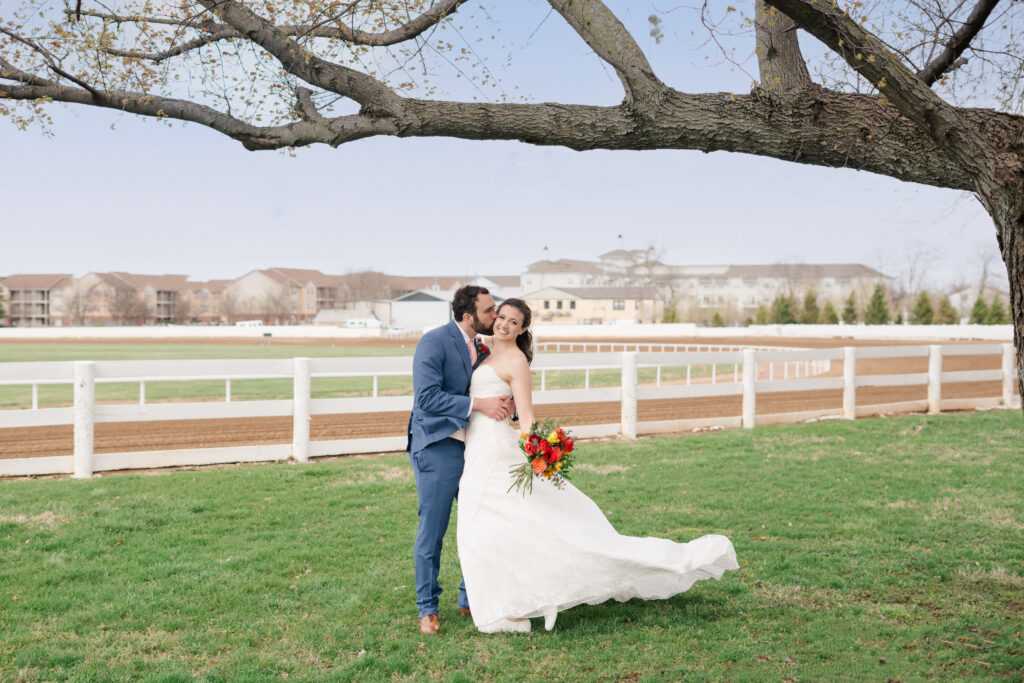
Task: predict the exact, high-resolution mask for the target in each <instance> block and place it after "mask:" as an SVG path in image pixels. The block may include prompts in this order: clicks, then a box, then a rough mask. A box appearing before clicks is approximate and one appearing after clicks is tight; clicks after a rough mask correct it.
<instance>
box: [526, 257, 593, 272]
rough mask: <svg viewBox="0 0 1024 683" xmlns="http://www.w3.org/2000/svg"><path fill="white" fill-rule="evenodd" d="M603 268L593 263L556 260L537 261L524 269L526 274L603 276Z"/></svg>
mask: <svg viewBox="0 0 1024 683" xmlns="http://www.w3.org/2000/svg"><path fill="white" fill-rule="evenodd" d="M604 270H605V269H604V266H602V265H601V264H600V263H594V262H593V261H577V260H575V259H558V260H557V261H537V262H536V263H531V264H530V265H528V266H527V267H526V272H528V273H588V274H590V275H603V274H604Z"/></svg>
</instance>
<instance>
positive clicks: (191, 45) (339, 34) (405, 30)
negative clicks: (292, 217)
mask: <svg viewBox="0 0 1024 683" xmlns="http://www.w3.org/2000/svg"><path fill="white" fill-rule="evenodd" d="M465 2H466V0H445V1H444V2H441V3H438V4H437V5H434V6H433V7H431V8H430V9H428V10H427V11H426V12H424V13H423V14H421V15H419V16H418V17H416V18H415V19H412V20H410V21H408V22H406V23H405V24H402V25H401V26H399V27H397V28H395V29H392V30H390V31H382V32H380V33H370V32H367V31H360V30H358V29H355V28H352V27H351V26H348V25H347V24H343V23H341V22H340V21H337V22H336V25H333V26H326V25H325V23H326V22H320V23H318V24H289V25H286V26H281V27H278V30H279V31H280V32H281V33H283V34H284V35H286V36H303V37H306V36H308V37H312V38H331V39H335V40H343V41H345V42H348V43H352V44H354V45H369V46H374V47H383V46H387V45H395V44H397V43H401V42H403V41H406V40H410V39H412V38H415V37H416V36H418V35H420V34H422V33H423V32H424V31H426V30H427V29H429V28H430V27H431V26H434V25H436V24H437V23H438V22H440V21H441V20H443V19H444V18H445V17H446V16H449V15H450V14H452V13H453V12H455V11H456V10H457V9H458V8H459V5H462V4H463V3H465ZM64 12H65V14H68V15H73V14H74V13H75V12H74V10H70V9H69V10H64ZM82 14H83V15H85V16H89V17H96V18H98V19H103V20H105V21H115V22H118V23H125V22H131V23H150V24H167V25H172V26H182V27H191V28H197V29H199V30H201V31H205V32H206V33H207V35H205V36H201V37H199V38H194V39H193V40H190V41H188V42H186V43H182V44H181V45H176V46H174V47H171V48H169V49H167V50H164V51H163V52H137V51H134V50H118V49H114V48H107V49H106V50H105V52H107V53H109V54H112V55H116V56H118V57H129V58H132V59H147V60H152V61H154V62H162V61H164V60H166V59H169V58H171V57H176V56H178V55H181V54H184V53H186V52H189V51H191V50H195V49H197V48H200V47H203V46H205V45H209V44H211V43H215V42H217V41H220V40H227V39H230V38H242V37H244V36H243V35H242V34H241V33H240V32H239V31H237V30H235V29H234V28H232V27H231V26H225V25H223V24H218V23H217V22H212V21H205V22H202V23H199V24H192V23H190V22H188V21H176V20H171V19H162V18H159V17H147V16H141V15H116V14H109V13H104V12H95V11H84V12H82ZM328 21H335V20H334V19H330V20H328Z"/></svg>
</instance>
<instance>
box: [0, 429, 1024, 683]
mask: <svg viewBox="0 0 1024 683" xmlns="http://www.w3.org/2000/svg"><path fill="white" fill-rule="evenodd" d="M1022 443H1024V424H1022V421H1021V417H1020V414H1019V413H1015V412H1004V411H995V412H987V413H976V414H959V415H943V416H938V417H924V416H914V417H906V418H899V419H874V420H860V421H856V422H839V421H836V422H823V423H817V424H808V425H797V426H780V427H759V428H757V429H755V430H751V431H745V430H733V431H726V432H719V433H713V434H704V435H697V436H688V437H684V438H675V439H673V438H658V439H645V440H641V441H637V442H635V443H621V442H604V443H585V444H583V445H582V449H583V450H582V454H581V458H582V461H581V462H582V464H581V465H580V466H579V467H578V469H577V470H576V471H574V481H575V482H576V483H577V485H578V486H579V487H580V488H582V489H583V490H584V491H586V492H588V493H589V495H591V496H592V497H593V499H594V500H595V501H596V502H597V503H598V504H599V505H600V506H601V507H602V509H604V510H605V511H606V512H607V514H608V516H609V519H610V520H611V521H612V523H613V524H614V525H615V526H616V528H618V529H619V530H620V531H621V532H622V533H626V534H633V535H656V536H664V537H668V538H673V539H678V540H687V539H690V538H693V537H695V536H698V535H700V534H704V533H709V532H717V533H724V534H727V535H728V536H729V537H730V538H732V540H733V542H734V544H735V546H736V551H737V555H738V558H739V562H740V564H741V566H742V569H741V570H740V571H737V572H730V573H728V574H726V576H725V578H724V579H723V580H722V581H720V582H715V581H705V582H701V583H698V584H697V585H696V586H694V587H693V588H692V589H691V590H690V591H688V592H687V593H684V594H682V595H679V596H676V597H674V598H671V599H669V600H665V601H657V602H641V601H637V600H633V601H630V602H628V603H615V602H612V603H605V604H602V605H598V606H582V607H577V608H575V609H572V610H569V611H568V612H565V613H563V614H562V615H561V616H559V619H558V624H557V626H556V628H555V630H554V631H553V632H551V633H547V632H544V631H543V630H542V628H541V626H540V622H539V621H538V622H535V626H537V628H538V631H537V632H534V633H533V634H531V635H528V636H527V635H512V634H501V635H483V634H479V633H477V632H476V631H475V629H474V628H473V625H472V622H471V620H469V619H467V618H465V617H460V616H459V615H458V614H457V612H456V605H455V595H454V589H455V587H456V585H457V583H458V575H459V570H458V559H457V556H456V552H455V540H454V527H453V528H452V530H451V533H450V534H449V537H448V546H447V548H446V551H445V555H444V562H443V565H442V577H441V580H442V584H443V585H444V586H445V587H446V588H447V589H448V591H447V592H446V593H445V595H444V596H443V597H442V602H441V619H442V627H443V631H442V634H441V635H440V636H438V637H424V636H420V635H419V634H418V633H417V632H416V630H415V624H416V612H415V606H414V596H413V574H412V557H411V546H412V540H413V536H414V533H415V529H416V495H415V490H414V484H413V480H412V476H411V472H410V467H409V463H408V460H407V459H406V457H405V456H404V455H389V456H383V457H356V458H348V459H344V460H340V461H334V462H319V463H316V462H314V463H311V464H308V465H286V464H274V465H264V466H249V467H229V468H222V469H204V470H185V471H178V472H172V473H167V474H163V475H161V476H142V475H126V476H112V475H108V476H104V477H102V478H94V479H91V480H87V481H77V480H71V479H60V480H54V479H45V480H19V481H7V482H0V557H2V558H3V562H2V564H0V577H2V580H0V680H29V681H36V680H38V681H42V680H48V681H59V680H78V681H93V680H97V681H99V680H127V679H142V680H161V681H175V680H181V681H185V680H195V679H198V680H210V681H250V680H268V681H269V680H280V679H283V678H285V677H287V678H289V679H292V680H296V679H299V680H307V679H313V680H332V681H334V680H339V681H347V680H352V681H375V680H395V679H416V680H419V679H423V680H427V679H439V680H453V681H454V680H459V681H476V680H508V681H515V680H630V681H632V680H649V681H662V680H734V681H765V680H802V681H821V680H879V681H884V680H900V681H917V680H925V679H931V678H937V679H944V680H964V679H976V680H981V679H986V678H1002V679H1006V680H1021V679H1022V678H1024V612H1022V610H1024V498H1022V496H1021V491H1022V490H1024V461H1022V459H1021V452H1022V450H1021V444H1022ZM453 525H454V519H453ZM566 580H571V577H567V579H566Z"/></svg>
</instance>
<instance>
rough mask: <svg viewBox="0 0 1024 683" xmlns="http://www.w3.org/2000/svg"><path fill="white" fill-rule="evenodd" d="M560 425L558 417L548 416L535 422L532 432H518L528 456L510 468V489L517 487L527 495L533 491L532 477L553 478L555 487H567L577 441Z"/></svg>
mask: <svg viewBox="0 0 1024 683" xmlns="http://www.w3.org/2000/svg"><path fill="white" fill-rule="evenodd" d="M558 425H559V423H558V422H556V421H555V420H552V419H551V418H547V419H545V420H544V421H542V422H534V423H533V424H532V425H530V430H529V431H527V432H523V433H522V434H520V435H519V448H520V450H522V451H523V454H524V455H525V456H526V462H524V463H522V464H521V465H513V466H512V468H511V469H510V470H509V473H510V474H511V475H512V485H511V486H509V487H508V490H509V492H511V491H512V489H515V490H516V491H522V493H523V495H524V496H525V495H526V494H527V493H533V480H534V478H536V477H543V478H545V479H548V480H550V481H551V483H552V484H554V486H555V488H559V489H560V488H563V487H564V486H565V482H566V480H567V479H568V478H569V470H570V469H571V468H572V464H573V448H574V447H575V442H574V441H573V438H572V432H570V431H568V430H565V429H562V428H561V427H560V426H558Z"/></svg>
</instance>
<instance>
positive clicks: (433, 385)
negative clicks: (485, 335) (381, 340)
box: [406, 320, 480, 453]
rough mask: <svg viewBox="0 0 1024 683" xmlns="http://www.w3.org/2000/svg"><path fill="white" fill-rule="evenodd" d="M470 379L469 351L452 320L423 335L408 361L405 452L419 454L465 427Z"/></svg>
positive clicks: (467, 415) (460, 332)
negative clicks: (408, 411)
mask: <svg viewBox="0 0 1024 683" xmlns="http://www.w3.org/2000/svg"><path fill="white" fill-rule="evenodd" d="M478 360H480V359H478ZM472 375H473V367H472V365H471V364H470V361H469V349H468V348H466V344H465V342H464V341H463V340H462V331H461V330H459V326H458V325H457V324H456V323H455V321H454V320H453V321H450V322H449V323H448V324H447V325H444V326H443V327H438V328H436V329H433V330H431V331H430V332H427V333H426V334H425V335H423V337H422V338H421V339H420V341H419V343H418V344H417V345H416V353H415V355H414V356H413V359H412V387H413V393H414V394H415V395H414V398H413V406H412V414H411V415H410V416H409V430H408V436H409V441H408V443H407V444H406V450H407V451H409V452H410V453H416V452H418V451H421V450H423V449H424V448H426V447H427V446H429V445H430V444H432V443H437V442H438V441H441V440H443V439H445V438H446V437H449V436H451V435H452V433H453V432H455V431H456V430H458V429H461V428H462V427H465V426H466V425H467V424H468V423H469V406H470V404H471V400H470V398H469V381H470V379H471V377H472Z"/></svg>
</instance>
